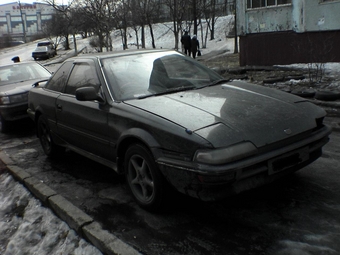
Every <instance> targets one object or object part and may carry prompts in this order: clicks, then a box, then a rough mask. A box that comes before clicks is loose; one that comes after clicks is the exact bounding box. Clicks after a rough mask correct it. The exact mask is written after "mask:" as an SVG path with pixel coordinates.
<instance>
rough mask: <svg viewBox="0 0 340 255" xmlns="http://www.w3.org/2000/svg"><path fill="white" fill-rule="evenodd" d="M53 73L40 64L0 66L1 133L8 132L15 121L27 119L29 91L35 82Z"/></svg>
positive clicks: (27, 63) (28, 63) (45, 78)
mask: <svg viewBox="0 0 340 255" xmlns="http://www.w3.org/2000/svg"><path fill="white" fill-rule="evenodd" d="M50 76H51V73H50V72H49V71H48V70H47V69H45V68H44V67H43V66H41V65H40V64H38V63H34V62H26V63H24V62H21V63H15V64H11V65H6V66H0V131H1V132H6V131H8V130H9V128H10V124H11V122H12V121H14V120H19V119H22V118H27V117H28V115H27V96H28V91H29V90H30V89H31V88H32V85H33V84H34V83H35V82H38V81H43V80H45V81H46V80H47V79H49V77H50Z"/></svg>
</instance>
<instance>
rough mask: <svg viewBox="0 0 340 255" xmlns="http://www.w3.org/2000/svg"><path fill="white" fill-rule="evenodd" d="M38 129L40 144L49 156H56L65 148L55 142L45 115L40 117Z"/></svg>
mask: <svg viewBox="0 0 340 255" xmlns="http://www.w3.org/2000/svg"><path fill="white" fill-rule="evenodd" d="M37 130H38V137H39V140H40V144H41V146H42V148H43V150H44V152H45V154H46V155H47V156H49V157H56V156H59V155H60V154H61V153H62V152H63V151H64V150H65V149H64V148H63V147H61V146H59V145H57V144H55V143H54V142H53V138H52V136H51V130H50V128H49V126H48V123H47V120H46V119H45V118H44V117H43V116H40V117H39V119H38V126H37Z"/></svg>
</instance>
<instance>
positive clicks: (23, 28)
mask: <svg viewBox="0 0 340 255" xmlns="http://www.w3.org/2000/svg"><path fill="white" fill-rule="evenodd" d="M18 4H19V8H20V17H21V24H22V33H23V34H24V42H25V43H26V42H27V41H26V26H25V21H24V19H23V18H22V10H21V3H20V0H18Z"/></svg>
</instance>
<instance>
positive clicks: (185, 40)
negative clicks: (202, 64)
mask: <svg viewBox="0 0 340 255" xmlns="http://www.w3.org/2000/svg"><path fill="white" fill-rule="evenodd" d="M181 43H182V45H183V47H184V54H185V55H188V56H189V57H190V55H191V38H190V35H189V33H188V31H185V32H184V35H183V36H182V38H181Z"/></svg>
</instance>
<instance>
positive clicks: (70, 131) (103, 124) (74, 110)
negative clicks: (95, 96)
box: [56, 60, 111, 158]
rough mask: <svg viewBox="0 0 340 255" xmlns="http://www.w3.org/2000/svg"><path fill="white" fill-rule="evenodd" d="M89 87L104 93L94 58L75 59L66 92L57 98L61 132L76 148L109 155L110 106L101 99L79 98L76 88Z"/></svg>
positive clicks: (61, 135) (101, 155)
mask: <svg viewBox="0 0 340 255" xmlns="http://www.w3.org/2000/svg"><path fill="white" fill-rule="evenodd" d="M85 86H86V87H88V86H93V87H94V88H95V89H96V90H97V92H98V93H100V90H101V85H100V80H99V78H98V75H97V72H96V68H95V64H94V61H93V60H81V61H77V62H74V66H73V68H72V71H71V74H70V76H69V79H68V81H67V83H66V86H65V89H64V93H63V94H61V95H60V96H59V97H58V98H57V101H56V112H57V113H56V115H57V127H58V133H59V135H60V137H61V138H63V139H64V140H65V141H67V142H68V143H69V144H70V145H71V146H72V147H73V148H74V149H80V150H82V151H86V152H89V153H92V154H95V155H97V156H100V157H103V158H109V157H110V155H111V153H110V146H109V145H110V143H109V136H108V125H107V116H108V112H107V105H105V104H103V103H99V102H98V101H78V100H77V99H76V97H75V92H76V89H78V88H80V87H85Z"/></svg>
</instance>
